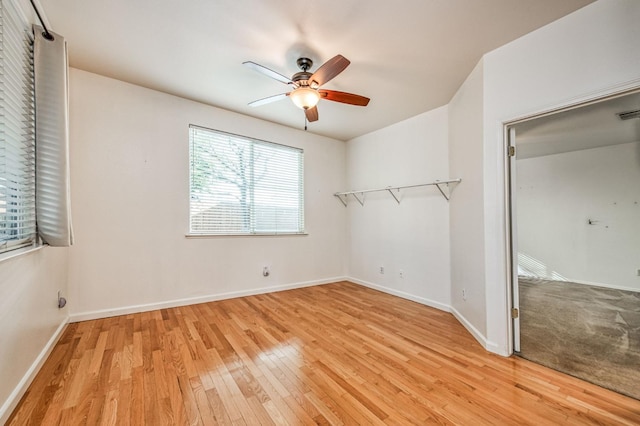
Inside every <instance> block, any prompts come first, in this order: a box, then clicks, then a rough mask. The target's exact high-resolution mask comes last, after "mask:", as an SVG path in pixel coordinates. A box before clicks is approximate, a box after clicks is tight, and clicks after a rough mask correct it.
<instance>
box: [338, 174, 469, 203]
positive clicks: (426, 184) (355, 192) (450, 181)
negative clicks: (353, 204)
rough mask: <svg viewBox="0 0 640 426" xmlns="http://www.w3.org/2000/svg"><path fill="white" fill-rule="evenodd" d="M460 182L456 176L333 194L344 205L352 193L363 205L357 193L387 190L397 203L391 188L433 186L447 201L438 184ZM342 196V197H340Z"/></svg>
mask: <svg viewBox="0 0 640 426" xmlns="http://www.w3.org/2000/svg"><path fill="white" fill-rule="evenodd" d="M460 182H462V179H460V178H458V179H450V180H436V181H433V182H428V183H418V184H415V185H400V186H387V187H385V188H376V189H362V190H359V191H345V192H336V193H335V194H333V195H334V196H335V197H337V198H338V199H339V200H340V201H342V204H344V205H345V207H346V206H347V202H346V198H347V197H348V196H349V195H352V196H353V197H354V198H355V199H356V200H358V202H359V203H360V205H364V197H363V198H362V199H360V197H358V195H363V194H366V193H368V192H381V191H387V192H389V193H390V194H391V195H392V196H393V198H395V200H396V201H397V202H398V204H400V200H399V199H398V197H396V195H395V194H394V193H393V190H396V191H400V190H401V189H406V188H417V187H420V186H435V187H437V188H438V190H439V191H440V193H441V194H442V196H443V197H444V198H445V199H446V200H447V201H449V197H448V196H447V194H445V192H444V191H443V190H442V188H441V187H440V185H447V186H448V185H449V184H450V183H460ZM342 197H344V198H342Z"/></svg>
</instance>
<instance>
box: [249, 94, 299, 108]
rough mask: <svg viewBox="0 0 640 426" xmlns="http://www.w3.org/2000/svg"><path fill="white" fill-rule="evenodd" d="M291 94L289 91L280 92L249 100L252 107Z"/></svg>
mask: <svg viewBox="0 0 640 426" xmlns="http://www.w3.org/2000/svg"><path fill="white" fill-rule="evenodd" d="M287 96H289V94H288V93H280V94H279V95H273V96H267V97H266V98H262V99H258V100H257V101H253V102H249V104H248V105H249V106H250V107H257V106H260V105H265V104H270V103H271V102H275V101H279V100H280V99H284V98H286V97H287Z"/></svg>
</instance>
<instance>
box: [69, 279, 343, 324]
mask: <svg viewBox="0 0 640 426" xmlns="http://www.w3.org/2000/svg"><path fill="white" fill-rule="evenodd" d="M345 280H347V278H346V277H333V278H327V279H323V280H313V281H303V282H299V283H293V284H283V285H279V286H273V287H261V288H255V289H251V290H243V291H232V292H228V293H219V294H210V295H206V296H198V297H189V298H184V299H174V300H167V301H164V302H157V303H147V304H143V305H131V306H125V307H122V308H113V309H100V310H97V311H87V312H80V313H75V314H71V315H70V316H69V322H79V321H87V320H94V319H100V318H109V317H114V316H118V315H128V314H135V313H139V312H147V311H155V310H158V309H166V308H175V307H178V306H187V305H195V304H198V303H207V302H215V301H218V300H226V299H235V298H237V297H245V296H255V295H257V294H265V293H274V292H276V291H284V290H293V289H296V288H303V287H311V286H315V285H323V284H331V283H335V282H339V281H345Z"/></svg>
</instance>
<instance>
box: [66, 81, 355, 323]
mask: <svg viewBox="0 0 640 426" xmlns="http://www.w3.org/2000/svg"><path fill="white" fill-rule="evenodd" d="M70 97H71V98H70V121H71V133H70V135H71V175H72V176H71V177H72V188H71V189H72V200H73V218H74V230H75V242H76V243H75V245H74V246H73V247H72V249H71V252H70V262H69V263H70V264H69V280H70V306H71V309H72V319H73V320H78V319H82V318H92V317H98V316H105V315H109V314H119V313H124V312H129V311H135V310H140V309H152V308H157V307H159V306H167V305H175V304H177V303H193V302H196V301H203V300H212V299H216V298H220V297H230V296H234V295H242V294H248V293H254V292H260V291H268V290H271V291H273V290H277V289H278V288H283V286H299V285H304V284H310V283H321V282H326V281H333V280H336V279H341V278H343V277H344V276H345V275H346V263H345V257H346V252H345V250H346V249H345V247H346V244H347V240H346V211H345V209H344V207H343V206H342V205H340V203H339V202H337V200H335V199H334V197H333V196H332V194H333V193H334V192H335V191H339V190H340V189H342V188H344V186H345V184H346V180H345V162H344V161H345V146H344V142H341V141H337V140H333V139H329V138H325V137H319V136H316V135H312V134H310V133H306V132H304V131H300V130H295V129H291V128H287V127H283V126H280V125H276V124H273V123H268V122H265V121H261V120H257V119H253V118H250V117H247V116H243V115H239V114H236V113H231V112H228V111H225V110H221V109H218V108H213V107H210V106H206V105H203V104H198V103H195V102H192V101H188V100H185V99H181V98H177V97H175V96H170V95H167V94H163V93H160V92H156V91H152V90H149V89H145V88H142V87H138V86H134V85H130V84H126V83H123V82H120V81H117V80H113V79H109V78H105V77H101V76H98V75H96V74H91V73H87V72H84V71H79V70H76V69H72V70H71V79H70ZM189 124H196V125H199V126H203V127H209V128H213V129H218V130H223V131H227V132H231V133H237V134H242V135H246V136H250V137H255V138H259V139H264V140H267V141H271V142H276V143H280V144H285V145H291V146H296V147H300V148H303V149H304V155H305V222H306V228H307V231H308V234H309V235H307V236H280V237H214V238H207V239H187V238H185V234H186V233H187V231H188V202H189V195H188V191H189V184H188V179H189V173H188V126H189ZM264 265H268V266H270V267H271V276H270V277H268V278H264V277H263V276H262V267H263V266H264Z"/></svg>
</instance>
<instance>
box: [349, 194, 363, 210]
mask: <svg viewBox="0 0 640 426" xmlns="http://www.w3.org/2000/svg"><path fill="white" fill-rule="evenodd" d="M351 195H353V198H355V199H356V200H358V202H359V203H360V205H361V206H362V207H364V192H362V193H361V195H362V200H361V199H360V198H358V194H356V193H355V192H354V193H353V194H351Z"/></svg>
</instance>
